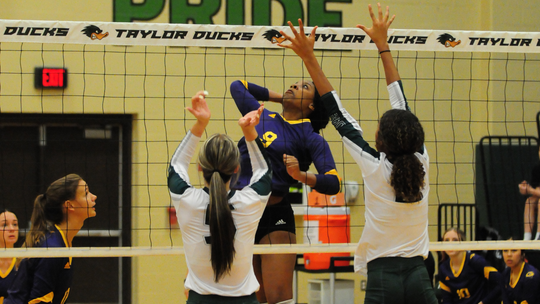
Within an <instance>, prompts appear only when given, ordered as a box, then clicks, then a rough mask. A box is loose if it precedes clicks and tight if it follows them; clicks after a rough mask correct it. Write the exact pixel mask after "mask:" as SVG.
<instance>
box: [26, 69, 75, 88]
mask: <svg viewBox="0 0 540 304" xmlns="http://www.w3.org/2000/svg"><path fill="white" fill-rule="evenodd" d="M34 86H35V87H36V88H38V89H41V88H66V87H67V69H64V68H36V70H35V72H34Z"/></svg>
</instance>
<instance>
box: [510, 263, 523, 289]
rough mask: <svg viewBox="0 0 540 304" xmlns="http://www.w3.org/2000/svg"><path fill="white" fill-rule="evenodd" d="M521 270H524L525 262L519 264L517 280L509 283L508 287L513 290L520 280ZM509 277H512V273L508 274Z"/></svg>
mask: <svg viewBox="0 0 540 304" xmlns="http://www.w3.org/2000/svg"><path fill="white" fill-rule="evenodd" d="M523 268H525V262H522V264H521V269H520V270H519V275H518V277H517V278H518V279H517V280H516V281H515V282H513V283H512V282H511V283H512V284H510V287H512V288H514V287H516V285H517V283H518V282H519V279H521V273H522V272H523ZM510 277H512V272H510Z"/></svg>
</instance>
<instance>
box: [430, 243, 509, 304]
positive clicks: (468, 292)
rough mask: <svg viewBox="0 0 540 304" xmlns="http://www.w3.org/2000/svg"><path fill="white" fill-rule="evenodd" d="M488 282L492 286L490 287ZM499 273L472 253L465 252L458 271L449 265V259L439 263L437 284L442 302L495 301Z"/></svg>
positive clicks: (473, 303)
mask: <svg viewBox="0 0 540 304" xmlns="http://www.w3.org/2000/svg"><path fill="white" fill-rule="evenodd" d="M488 281H489V282H492V284H491V285H493V288H492V289H490V286H489V285H490V284H488ZM500 282H501V274H500V273H499V272H498V271H497V269H495V268H494V267H491V266H490V265H489V264H488V263H487V261H486V260H485V259H484V258H483V257H481V256H479V255H476V254H474V253H470V252H466V253H465V258H464V259H463V263H462V264H461V268H460V269H459V271H454V269H452V267H451V266H450V259H447V260H445V261H443V262H442V263H441V264H440V265H439V284H440V287H441V289H442V290H443V292H442V297H443V301H442V303H453V304H456V303H459V304H478V303H480V301H482V302H483V303H484V304H489V303H495V302H494V301H495V300H496V297H497V295H498V294H499V293H500V287H501V285H500Z"/></svg>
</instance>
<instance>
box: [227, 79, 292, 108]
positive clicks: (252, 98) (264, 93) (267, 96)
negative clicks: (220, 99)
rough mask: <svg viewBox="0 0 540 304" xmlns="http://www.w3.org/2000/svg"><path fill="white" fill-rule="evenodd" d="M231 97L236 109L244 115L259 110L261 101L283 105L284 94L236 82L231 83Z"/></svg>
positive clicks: (247, 83) (244, 82) (251, 84)
mask: <svg viewBox="0 0 540 304" xmlns="http://www.w3.org/2000/svg"><path fill="white" fill-rule="evenodd" d="M230 90H231V96H232V98H233V99H234V102H235V103H236V107H237V108H238V110H240V113H242V115H246V114H247V113H249V112H251V111H255V110H257V109H258V108H259V106H260V104H259V101H273V102H278V103H281V102H282V100H283V97H282V94H279V93H277V92H274V91H272V90H269V89H267V88H265V87H261V86H259V85H256V84H254V83H250V82H247V81H245V80H235V81H233V83H231V87H230Z"/></svg>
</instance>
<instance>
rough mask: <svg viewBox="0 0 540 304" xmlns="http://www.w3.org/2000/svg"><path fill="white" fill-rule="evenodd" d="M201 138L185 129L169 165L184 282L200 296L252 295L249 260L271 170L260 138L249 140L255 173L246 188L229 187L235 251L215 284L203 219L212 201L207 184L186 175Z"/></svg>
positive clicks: (253, 284)
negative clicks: (195, 182)
mask: <svg viewBox="0 0 540 304" xmlns="http://www.w3.org/2000/svg"><path fill="white" fill-rule="evenodd" d="M199 140H200V138H199V137H196V136H194V135H193V134H192V133H191V132H188V134H187V135H186V137H185V138H184V140H183V141H182V142H181V143H180V145H179V147H178V148H177V150H176V152H175V154H174V155H173V157H172V160H171V166H170V169H169V190H170V193H171V198H172V202H173V204H174V207H175V208H176V216H177V218H178V223H179V224H180V229H181V231H182V239H183V241H184V250H185V256H186V262H187V266H188V271H189V272H188V276H187V279H186V282H185V287H186V288H189V289H191V290H193V291H195V292H197V293H199V294H202V295H206V294H213V295H220V296H228V297H237V296H245V295H251V294H252V293H254V292H256V291H257V290H259V283H258V282H257V278H256V277H255V274H254V272H253V265H252V259H253V245H254V238H255V232H256V230H257V226H258V223H259V220H260V218H261V216H262V214H263V211H264V208H265V207H266V202H267V201H268V198H269V197H270V183H271V180H272V176H271V175H272V173H271V169H270V166H269V162H268V159H267V158H266V156H265V155H266V154H265V152H264V148H263V146H262V143H261V142H260V140H259V139H258V138H257V139H256V140H254V141H251V142H247V147H248V152H249V156H250V158H251V166H252V168H253V177H252V178H251V182H250V184H249V185H248V186H247V187H245V188H244V189H242V190H240V191H234V190H232V191H230V192H229V204H230V205H231V211H232V216H233V220H234V224H235V227H236V234H235V236H234V248H235V250H236V254H235V257H234V261H233V264H232V268H231V272H230V274H225V275H224V276H223V277H222V278H221V279H220V280H219V282H217V283H216V282H214V271H213V269H212V263H211V261H210V256H211V253H210V250H211V247H210V246H211V245H210V226H209V225H208V224H206V223H205V220H206V211H207V208H208V205H209V201H210V199H209V195H208V189H207V188H204V189H197V188H194V187H193V186H191V185H190V183H189V176H188V174H187V168H188V166H189V163H190V160H191V158H192V156H193V154H194V153H195V148H196V147H197V144H198V142H199Z"/></svg>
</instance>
